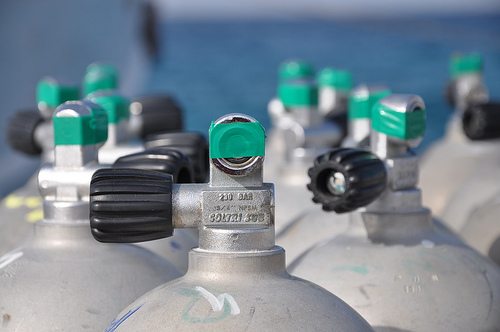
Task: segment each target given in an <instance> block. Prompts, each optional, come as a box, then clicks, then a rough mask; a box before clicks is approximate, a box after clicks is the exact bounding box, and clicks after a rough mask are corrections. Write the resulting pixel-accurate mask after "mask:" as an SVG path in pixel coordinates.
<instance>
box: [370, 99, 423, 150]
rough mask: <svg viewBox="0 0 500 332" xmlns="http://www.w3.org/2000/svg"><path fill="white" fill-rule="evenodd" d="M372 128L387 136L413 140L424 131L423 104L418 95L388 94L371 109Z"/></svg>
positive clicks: (419, 136) (421, 135)
mask: <svg viewBox="0 0 500 332" xmlns="http://www.w3.org/2000/svg"><path fill="white" fill-rule="evenodd" d="M371 120H372V121H371V123H372V128H373V130H375V131H378V132H380V133H383V134H385V135H387V136H389V137H393V138H397V139H400V140H414V139H417V138H421V137H423V136H424V133H425V121H426V112H425V104H424V102H423V100H422V98H420V97H419V96H415V95H397V94H394V95H390V96H388V97H385V98H383V99H381V100H380V101H379V102H377V103H376V104H375V106H374V107H373V109H372V116H371Z"/></svg>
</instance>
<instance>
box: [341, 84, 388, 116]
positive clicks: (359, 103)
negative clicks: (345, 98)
mask: <svg viewBox="0 0 500 332" xmlns="http://www.w3.org/2000/svg"><path fill="white" fill-rule="evenodd" d="M390 94H391V90H389V89H387V88H374V89H372V88H369V87H361V88H359V90H358V91H354V92H353V93H352V94H351V95H350V96H349V103H348V116H349V120H356V119H369V118H370V117H371V113H372V109H373V106H374V105H375V104H376V103H377V102H378V101H379V100H380V99H382V98H385V97H387V96H389V95H390Z"/></svg>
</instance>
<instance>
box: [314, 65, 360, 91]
mask: <svg viewBox="0 0 500 332" xmlns="http://www.w3.org/2000/svg"><path fill="white" fill-rule="evenodd" d="M318 85H319V86H320V87H331V88H334V89H337V90H340V91H350V90H351V89H352V85H353V83H352V75H351V73H350V72H348V71H347V70H341V69H335V68H325V69H323V70H322V71H320V73H319V75H318Z"/></svg>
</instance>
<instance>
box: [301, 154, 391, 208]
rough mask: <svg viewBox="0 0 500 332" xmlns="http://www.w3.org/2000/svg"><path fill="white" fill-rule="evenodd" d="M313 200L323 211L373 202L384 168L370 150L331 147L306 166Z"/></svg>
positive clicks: (380, 188)
mask: <svg viewBox="0 0 500 332" xmlns="http://www.w3.org/2000/svg"><path fill="white" fill-rule="evenodd" d="M308 174H309V177H310V178H311V183H309V184H308V185H307V188H308V189H309V190H310V191H312V192H313V194H314V196H313V201H314V202H315V203H318V204H322V205H323V210H325V211H335V212H337V213H345V212H350V211H353V210H355V209H357V208H360V207H362V206H365V205H367V204H369V203H371V202H373V201H374V200H375V199H376V198H377V197H379V195H380V194H381V193H382V192H383V191H384V189H385V187H386V182H387V171H386V169H385V166H384V163H383V162H382V161H381V160H380V159H378V158H377V157H376V156H375V155H374V154H372V153H371V152H368V151H365V150H360V149H347V148H342V149H334V150H332V151H330V152H328V153H325V154H323V155H321V156H319V157H318V158H317V159H316V160H315V161H314V166H313V167H312V168H310V169H309V172H308Z"/></svg>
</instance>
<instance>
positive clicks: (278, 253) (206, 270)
mask: <svg viewBox="0 0 500 332" xmlns="http://www.w3.org/2000/svg"><path fill="white" fill-rule="evenodd" d="M196 274H199V275H202V276H203V278H226V279H227V276H229V275H231V276H237V275H249V274H255V275H258V276H259V277H261V276H263V275H285V274H287V272H286V265H285V251H284V250H283V248H281V247H278V246H275V247H273V248H271V249H270V250H258V251H248V252H239V253H234V252H231V253H222V252H219V253H215V252H213V251H207V250H203V249H199V248H196V249H193V250H191V252H190V253H189V268H188V272H187V275H196Z"/></svg>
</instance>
